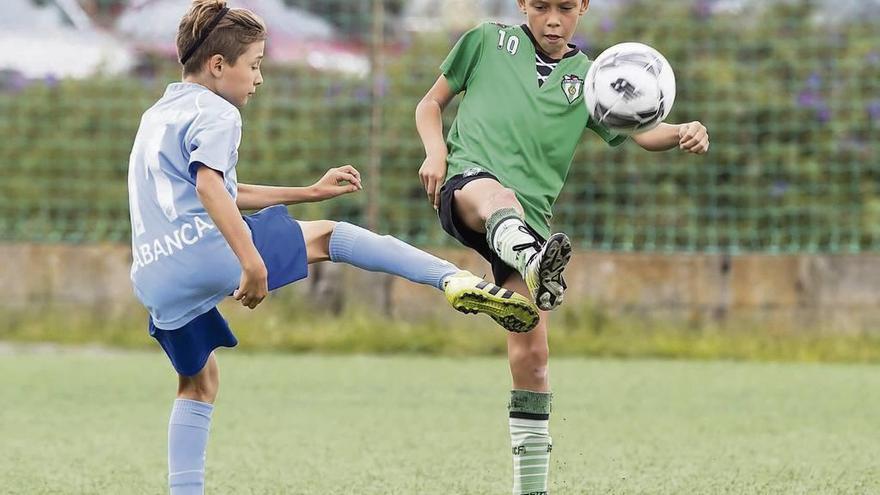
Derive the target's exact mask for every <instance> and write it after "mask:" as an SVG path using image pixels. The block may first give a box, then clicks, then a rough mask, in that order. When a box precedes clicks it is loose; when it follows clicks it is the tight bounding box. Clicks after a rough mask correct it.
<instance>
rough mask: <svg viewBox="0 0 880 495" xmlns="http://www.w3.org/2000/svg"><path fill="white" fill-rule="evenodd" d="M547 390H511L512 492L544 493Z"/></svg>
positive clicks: (550, 442)
mask: <svg viewBox="0 0 880 495" xmlns="http://www.w3.org/2000/svg"><path fill="white" fill-rule="evenodd" d="M551 397H552V396H551V394H549V393H543V392H530V391H528V390H511V392H510V405H509V406H508V409H509V411H510V419H509V421H510V443H511V447H512V450H513V495H546V494H547V473H548V471H549V470H550V451H551V450H553V440H552V439H551V438H550V431H549V424H550V399H551Z"/></svg>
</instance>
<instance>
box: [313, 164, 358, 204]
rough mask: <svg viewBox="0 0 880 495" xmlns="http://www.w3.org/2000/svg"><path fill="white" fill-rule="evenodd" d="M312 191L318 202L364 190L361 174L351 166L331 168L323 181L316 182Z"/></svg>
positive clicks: (322, 178)
mask: <svg viewBox="0 0 880 495" xmlns="http://www.w3.org/2000/svg"><path fill="white" fill-rule="evenodd" d="M312 189H313V190H314V192H315V199H317V200H318V201H321V200H324V199H330V198H335V197H336V196H341V195H343V194H348V193H353V192H355V191H360V190H361V189H363V186H361V173H360V172H358V171H357V169H356V168H354V167H352V166H351V165H343V166H341V167H337V168H331V169H330V170H328V171H327V173H326V174H324V177H321V180H319V181H318V182H315V184H314V185H313V186H312Z"/></svg>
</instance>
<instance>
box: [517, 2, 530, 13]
mask: <svg viewBox="0 0 880 495" xmlns="http://www.w3.org/2000/svg"><path fill="white" fill-rule="evenodd" d="M527 1H528V0H516V5H517V7H519V11H520V12H522V13H523V14H525V13H526V2H527Z"/></svg>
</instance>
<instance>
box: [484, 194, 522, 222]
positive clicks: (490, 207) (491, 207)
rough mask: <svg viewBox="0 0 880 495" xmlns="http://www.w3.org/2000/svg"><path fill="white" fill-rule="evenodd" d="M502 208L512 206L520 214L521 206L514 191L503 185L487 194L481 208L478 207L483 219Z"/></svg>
mask: <svg viewBox="0 0 880 495" xmlns="http://www.w3.org/2000/svg"><path fill="white" fill-rule="evenodd" d="M502 208H513V209H515V210H516V211H518V212H519V213H520V214H522V212H523V209H522V206H521V205H520V204H519V200H518V199H517V198H516V193H515V192H513V190H512V189H508V188H506V187H505V188H502V189H499V190H497V191H496V192H494V193H493V194H492V195H491V196H489V197H488V198H487V199H486V201H484V202H483V204H482V208H480V216H481V217H483V219H484V220H485V219H487V218H489V217H490V216H491V215H492V213H495V212H496V211H498V210H500V209H502Z"/></svg>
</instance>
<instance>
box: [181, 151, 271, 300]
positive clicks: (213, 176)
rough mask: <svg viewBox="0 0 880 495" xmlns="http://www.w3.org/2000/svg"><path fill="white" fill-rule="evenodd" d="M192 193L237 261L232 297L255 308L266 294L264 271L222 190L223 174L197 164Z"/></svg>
mask: <svg viewBox="0 0 880 495" xmlns="http://www.w3.org/2000/svg"><path fill="white" fill-rule="evenodd" d="M196 193H197V194H198V196H199V200H201V202H202V204H203V205H204V206H205V210H207V211H208V214H209V215H210V216H211V219H212V220H213V221H214V225H216V226H217V228H218V229H219V230H220V233H222V234H223V237H224V238H225V239H226V242H228V243H229V247H231V248H232V251H233V252H234V253H235V256H237V257H238V260H239V262H241V281H240V283H239V284H238V290H236V291H235V294H233V296H234V297H235V299H236V300H237V301H241V304H242V305H244V306H247V307H249V308H251V309H254V308H256V307H257V305H258V304H260V302H262V300H263V299H265V297H266V295H267V294H268V293H269V286H268V272H267V271H266V265H265V264H264V263H263V258H261V257H260V253H259V252H258V251H257V248H256V246H254V241H253V239H252V238H251V233H250V231H248V228H247V227H246V226H245V224H244V221H243V220H242V219H241V213H239V211H238V208H237V207H236V205H235V202H234V201H232V196H230V195H229V192H228V191H227V190H226V187H225V185H224V183H223V175H221V174H220V172H218V171H216V170H214V169H212V168H209V167H206V166H204V165H202V166H200V167H199V169H198V171H197V172H196Z"/></svg>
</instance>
